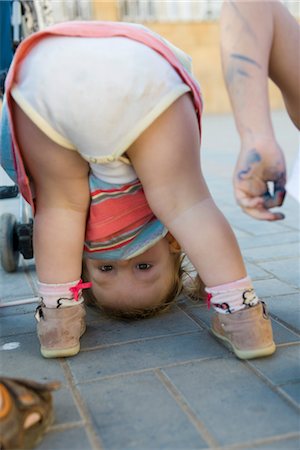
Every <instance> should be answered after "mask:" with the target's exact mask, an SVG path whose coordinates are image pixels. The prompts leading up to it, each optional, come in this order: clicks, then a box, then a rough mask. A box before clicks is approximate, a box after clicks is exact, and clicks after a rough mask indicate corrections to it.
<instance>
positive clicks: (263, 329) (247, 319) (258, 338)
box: [211, 302, 276, 359]
mask: <svg viewBox="0 0 300 450" xmlns="http://www.w3.org/2000/svg"><path fill="white" fill-rule="evenodd" d="M211 331H212V333H213V334H214V335H215V336H216V337H217V338H219V339H221V340H222V342H223V343H224V344H225V345H226V346H229V347H230V348H231V349H232V350H233V351H234V353H235V354H236V356H237V357H238V358H240V359H252V358H260V357H263V356H268V355H272V353H274V352H275V349H276V347H275V343H274V341H273V333H272V326H271V320H270V318H269V316H268V314H267V310H266V305H265V304H264V303H263V302H261V303H258V304H257V305H256V306H253V307H251V308H246V309H243V310H241V311H237V312H235V313H233V314H219V313H216V314H215V316H214V317H213V319H212V328H211Z"/></svg>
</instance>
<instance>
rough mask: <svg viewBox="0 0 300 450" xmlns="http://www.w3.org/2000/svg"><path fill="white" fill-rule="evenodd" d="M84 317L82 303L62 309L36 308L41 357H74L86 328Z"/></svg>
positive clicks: (41, 306)
mask: <svg viewBox="0 0 300 450" xmlns="http://www.w3.org/2000/svg"><path fill="white" fill-rule="evenodd" d="M85 315H86V312H85V309H84V304H83V303H79V304H75V305H74V306H68V307H64V308H46V307H45V306H43V304H41V305H40V306H38V308H37V312H36V315H35V317H36V319H37V321H38V323H37V332H38V337H39V340H40V343H41V353H42V355H43V356H44V357H45V358H61V357H65V356H73V355H76V354H77V353H78V352H79V350H80V343H79V339H80V337H81V336H82V335H83V333H84V332H85V328H86V326H85Z"/></svg>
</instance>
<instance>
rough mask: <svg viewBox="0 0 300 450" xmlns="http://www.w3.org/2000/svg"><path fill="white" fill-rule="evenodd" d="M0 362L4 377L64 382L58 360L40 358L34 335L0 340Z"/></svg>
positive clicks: (37, 343)
mask: <svg viewBox="0 0 300 450" xmlns="http://www.w3.org/2000/svg"><path fill="white" fill-rule="evenodd" d="M0 361H1V373H2V374H3V375H5V376H10V377H21V378H30V379H34V380H35V381H41V382H47V381H54V380H58V381H61V382H62V383H63V382H64V373H63V370H62V368H61V366H60V362H59V359H45V358H43V357H42V355H41V354H40V347H39V342H38V338H37V336H36V334H27V335H19V336H17V337H15V336H11V337H8V338H1V339H0Z"/></svg>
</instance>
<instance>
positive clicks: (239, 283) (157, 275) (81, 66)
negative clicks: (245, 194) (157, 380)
mask: <svg viewBox="0 0 300 450" xmlns="http://www.w3.org/2000/svg"><path fill="white" fill-rule="evenodd" d="M6 95H7V109H6V107H5V108H4V109H5V110H4V122H5V121H6V120H7V116H6V111H7V112H8V113H9V123H10V127H11V132H12V140H13V146H14V158H15V164H16V168H17V171H18V182H19V185H20V189H21V192H22V194H23V196H24V197H25V198H26V199H27V200H28V201H29V202H30V203H31V204H32V206H33V207H34V210H35V219H34V250H35V258H36V267H37V275H38V279H39V294H40V298H41V304H40V307H39V308H38V310H37V314H36V317H37V320H38V334H39V338H40V342H41V352H42V354H43V356H45V357H59V356H70V355H74V354H76V353H77V352H78V351H79V339H80V336H81V335H82V333H83V332H84V330H85V321H84V316H85V311H84V306H83V295H82V290H83V289H86V288H91V290H92V294H93V296H94V299H95V301H96V303H97V304H100V305H101V306H102V307H103V308H104V309H106V310H110V311H112V312H116V313H124V314H126V312H128V313H130V312H134V311H153V310H154V311H155V310H158V309H161V308H163V307H165V305H166V304H168V303H169V301H170V299H171V298H172V297H174V296H175V295H176V291H177V285H178V283H177V280H178V273H179V271H180V270H181V269H180V260H181V255H180V252H181V251H183V252H185V253H186V254H187V255H188V257H189V259H190V261H191V262H192V264H193V265H194V267H195V269H196V270H197V273H198V274H199V276H200V277H201V279H202V280H203V282H204V284H205V285H206V286H207V288H206V291H207V293H208V295H209V298H210V302H211V304H212V305H213V306H214V308H215V310H216V315H215V318H214V320H213V324H212V331H213V333H214V334H215V335H216V336H217V337H218V338H220V339H222V340H223V341H224V342H225V343H228V344H230V345H231V347H232V348H233V350H234V352H235V354H236V355H237V356H238V357H239V358H244V359H245V358H253V357H260V356H265V355H270V354H272V353H273V352H274V351H275V344H274V342H273V338H272V330H271V324H270V319H269V318H268V316H267V314H266V311H265V307H264V305H263V304H262V302H260V301H259V300H258V298H257V297H256V295H255V293H254V290H253V286H252V283H251V280H250V279H249V277H247V274H246V270H245V267H244V263H243V260H242V257H241V253H240V250H239V247H238V245H237V242H236V239H235V236H234V234H233V232H232V230H231V228H230V226H229V224H228V223H227V221H226V220H225V218H224V217H223V215H222V214H221V212H220V211H219V210H218V209H217V207H216V205H215V204H214V202H213V199H212V197H211V195H210V193H209V191H208V188H207V186H206V183H205V180H204V178H203V176H202V172H201V166H200V154H199V148H200V131H201V130H200V117H201V109H202V104H201V96H200V91H199V87H198V85H197V83H196V81H195V80H194V79H193V77H192V75H191V74H190V60H189V58H188V56H187V55H185V54H184V53H183V52H181V51H179V50H178V49H176V48H174V47H173V46H172V45H171V44H169V43H167V42H166V41H164V40H163V39H162V38H160V37H159V36H157V35H155V34H154V33H152V32H150V31H149V30H147V29H146V28H144V27H141V26H137V25H131V24H124V23H110V22H72V23H66V24H60V25H56V26H54V27H51V28H48V29H46V30H44V31H42V32H39V33H36V34H34V35H32V36H31V37H29V38H27V39H26V40H25V41H24V42H23V43H22V44H21V45H20V46H19V48H18V51H17V53H16V55H15V58H14V61H13V64H12V67H11V69H10V72H9V74H8V78H7V84H6ZM32 198H34V201H33V200H32ZM84 242H85V243H84ZM83 247H84V255H83ZM83 257H84V269H85V272H86V273H87V277H88V279H89V283H83V282H82V281H81V279H80V278H81V270H82V258H83ZM91 283H92V284H91Z"/></svg>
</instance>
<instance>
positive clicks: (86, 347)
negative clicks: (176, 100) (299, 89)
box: [0, 112, 300, 450]
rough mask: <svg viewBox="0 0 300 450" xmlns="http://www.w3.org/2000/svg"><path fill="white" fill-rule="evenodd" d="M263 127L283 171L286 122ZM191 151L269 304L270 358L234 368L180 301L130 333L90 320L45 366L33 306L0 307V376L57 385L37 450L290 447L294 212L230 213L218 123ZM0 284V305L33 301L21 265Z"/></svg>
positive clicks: (206, 126) (227, 148) (230, 144)
mask: <svg viewBox="0 0 300 450" xmlns="http://www.w3.org/2000/svg"><path fill="white" fill-rule="evenodd" d="M273 118H274V124H275V129H276V134H277V136H278V139H279V142H280V143H281V145H282V147H283V148H284V149H285V151H286V152H287V160H288V167H290V166H291V162H292V159H293V157H294V156H295V153H296V148H297V145H298V134H297V133H296V131H295V130H294V129H293V128H292V126H291V125H290V123H289V121H288V119H287V117H286V115H285V114H283V113H281V112H277V113H274V114H273ZM202 147H203V151H202V159H203V165H204V172H205V175H206V177H207V180H208V183H209V186H210V188H211V190H212V192H213V194H214V196H215V198H216V200H217V203H218V204H219V206H220V207H221V208H222V210H223V211H224V213H225V215H226V216H227V218H228V219H229V221H230V223H231V224H232V226H233V228H234V230H235V232H236V235H237V238H238V240H239V242H240V245H241V248H242V250H243V255H244V257H245V260H246V263H247V267H248V270H249V274H250V275H251V276H252V278H253V280H254V284H255V287H256V290H257V292H258V294H259V296H260V297H262V298H263V299H264V300H265V301H266V302H267V303H268V305H269V309H270V312H271V316H272V322H273V327H274V335H275V341H276V343H277V352H276V353H275V354H274V355H273V356H272V357H269V358H266V359H258V360H252V361H249V362H241V361H239V360H237V359H236V358H235V357H234V356H233V354H232V353H230V352H229V351H228V350H227V349H225V348H224V347H223V346H222V345H221V344H219V343H218V342H217V341H215V339H214V338H213V337H212V336H211V335H210V333H209V317H210V314H211V312H210V311H208V310H207V308H206V306H205V305H202V304H201V305H199V304H194V303H192V302H190V301H187V300H186V299H184V298H183V299H181V300H180V301H179V302H178V304H177V305H176V306H174V307H173V308H172V310H171V311H170V312H168V313H166V314H164V315H161V316H158V317H155V318H151V319H147V320H142V321H138V322H124V321H117V320H111V319H107V318H104V317H101V316H100V315H99V314H98V313H96V312H95V311H93V310H89V312H88V328H87V332H86V334H85V335H84V337H83V339H82V351H81V352H80V354H79V355H77V356H76V357H73V358H68V359H60V360H45V359H43V358H42V357H41V356H40V354H39V345H38V341H37V338H36V333H35V322H34V319H33V311H34V309H35V306H36V305H35V304H33V303H30V304H26V305H19V306H14V307H3V308H1V309H0V315H1V322H0V324H1V325H0V326H1V336H2V337H1V343H0V350H1V352H0V358H1V359H0V362H1V373H2V374H5V375H7V376H15V377H28V378H33V379H35V380H37V381H49V380H60V381H61V382H62V388H61V389H60V390H59V391H58V392H56V393H55V394H54V405H55V414H56V419H55V422H54V424H53V425H52V426H51V428H50V430H49V432H48V433H47V435H46V436H45V438H44V439H43V441H42V442H41V444H40V445H39V446H38V449H39V450H50V449H51V450H61V449H64V450H69V449H73V450H76V449H78V450H89V449H93V450H96V449H105V450H110V449H114V450H117V449H122V450H123V449H126V450H129V449H139V450H156V449H168V450H173V449H182V450H188V449H203V448H214V449H216V448H226V449H252V448H262V449H272V450H273V449H282V450H283V449H284V450H286V449H295V450H296V449H299V448H300V421H299V402H300V377H299V372H300V371H299V362H300V359H299V356H300V354H299V348H300V347H299V343H300V339H299V322H300V306H299V288H300V280H299V278H300V277H299V209H298V207H297V204H296V202H295V201H293V200H292V199H291V198H289V197H288V198H287V199H286V202H285V206H284V208H283V210H284V212H285V213H286V219H285V221H282V222H278V223H265V222H258V221H255V220H254V219H251V218H249V217H247V216H245V215H244V214H243V213H242V212H241V211H240V210H239V209H238V207H237V206H236V205H235V203H234V200H233V195H232V187H231V181H230V179H231V173H232V169H233V165H234V160H235V157H236V153H237V149H238V140H237V136H236V132H235V129H234V126H233V122H232V119H231V118H230V117H229V116H208V117H204V120H203V145H202ZM0 208H1V213H2V212H4V211H7V210H9V211H17V208H18V200H2V201H1V202H0ZM199 232H201V230H199ZM0 276H1V294H0V295H1V302H2V304H3V303H7V302H10V301H12V300H16V299H24V298H29V299H32V298H33V297H35V296H36V276H35V269H34V264H33V262H32V261H26V262H20V267H19V270H18V272H16V273H13V274H7V273H4V272H3V270H2V271H1V273H0Z"/></svg>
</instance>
